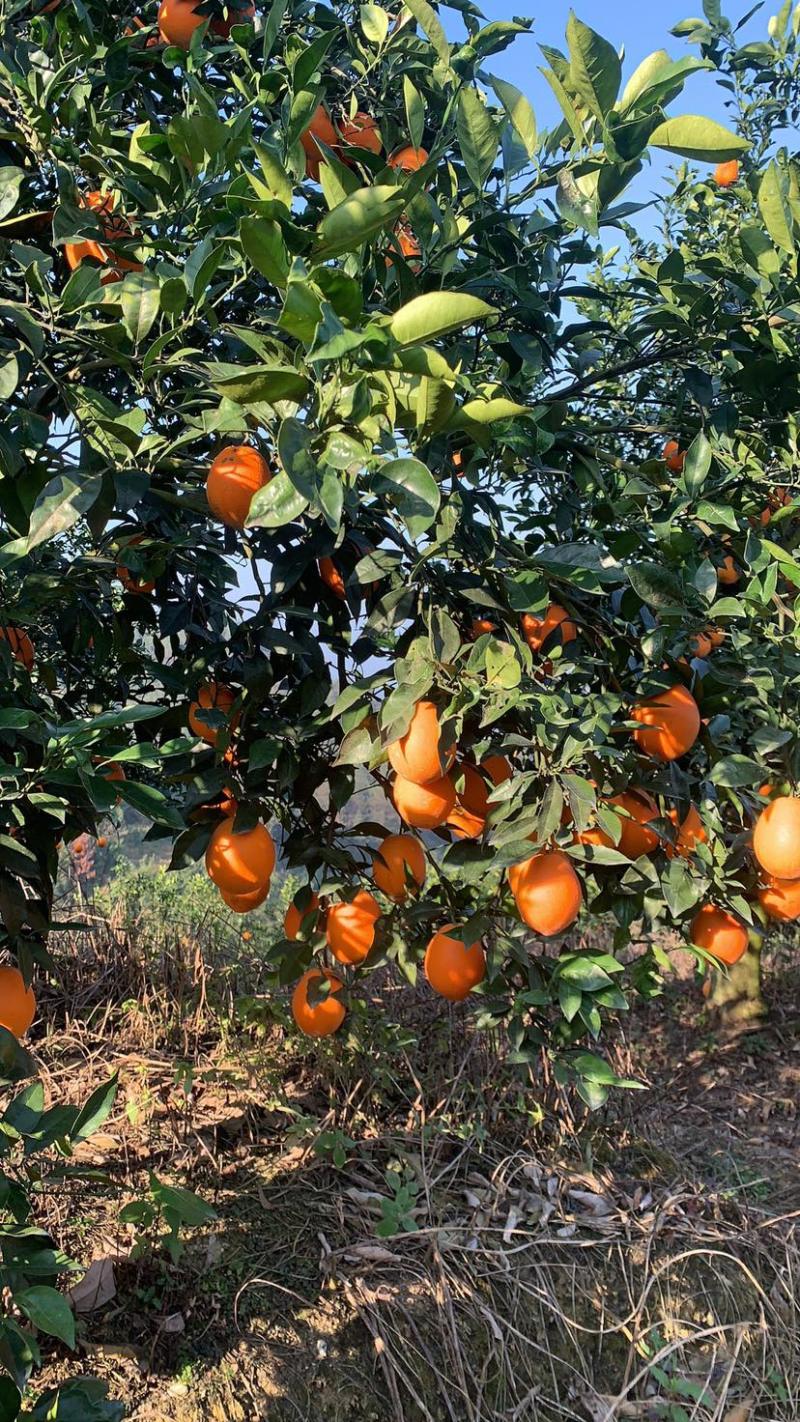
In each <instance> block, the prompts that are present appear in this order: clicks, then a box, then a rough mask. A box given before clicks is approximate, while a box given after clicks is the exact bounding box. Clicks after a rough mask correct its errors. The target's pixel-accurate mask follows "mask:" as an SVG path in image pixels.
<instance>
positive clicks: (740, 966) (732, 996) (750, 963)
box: [708, 944, 767, 1030]
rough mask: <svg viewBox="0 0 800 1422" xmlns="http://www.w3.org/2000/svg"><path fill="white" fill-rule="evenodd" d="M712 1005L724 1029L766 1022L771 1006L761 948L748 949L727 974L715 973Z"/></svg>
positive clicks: (712, 978)
mask: <svg viewBox="0 0 800 1422" xmlns="http://www.w3.org/2000/svg"><path fill="white" fill-rule="evenodd" d="M709 983H710V988H709V992H708V1005H709V1007H710V1008H711V1009H712V1011H713V1012H714V1013H715V1015H716V1017H717V1018H718V1020H719V1022H720V1024H721V1025H722V1026H723V1027H727V1028H730V1029H732V1030H737V1029H741V1028H743V1027H748V1026H750V1025H751V1024H753V1023H758V1022H762V1021H763V1020H764V1018H765V1017H766V1015H767V1004H766V1003H765V1001H764V998H763V997H762V994H761V945H759V946H758V947H754V946H753V945H752V944H751V945H750V947H749V948H748V950H747V952H746V953H745V955H744V957H743V958H740V959H739V961H738V963H734V965H733V967H731V968H728V970H727V972H726V973H723V972H715V971H712V974H711V977H710V979H709Z"/></svg>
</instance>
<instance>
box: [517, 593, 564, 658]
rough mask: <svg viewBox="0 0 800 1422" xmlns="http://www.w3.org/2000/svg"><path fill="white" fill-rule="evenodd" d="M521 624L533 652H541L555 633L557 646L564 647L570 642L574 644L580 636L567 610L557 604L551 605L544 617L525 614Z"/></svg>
mask: <svg viewBox="0 0 800 1422" xmlns="http://www.w3.org/2000/svg"><path fill="white" fill-rule="evenodd" d="M521 623H522V634H523V636H524V638H525V641H526V642H527V644H528V646H529V647H530V649H531V651H532V652H540V651H541V650H542V647H543V646H544V644H545V642H547V641H548V640H549V639H550V638H551V637H553V636H554V634H555V633H557V634H558V638H557V641H556V643H555V645H556V646H558V645H560V646H562V647H565V646H566V645H567V643H568V642H574V641H575V638H576V637H577V635H578V629H577V627H576V626H575V623H574V622H573V621H572V619H571V617H570V615H569V613H568V612H567V610H566V608H564V607H560V606H559V604H558V603H557V602H552V603H551V604H550V606H549V607H548V609H547V611H546V613H545V615H544V617H534V616H533V615H532V614H531V613H530V612H526V613H523V616H522V618H521Z"/></svg>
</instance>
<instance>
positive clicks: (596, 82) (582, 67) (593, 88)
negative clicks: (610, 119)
mask: <svg viewBox="0 0 800 1422" xmlns="http://www.w3.org/2000/svg"><path fill="white" fill-rule="evenodd" d="M567 42H568V44H569V58H570V70H569V73H570V79H571V81H572V83H573V85H574V87H575V89H576V90H577V92H578V93H579V94H580V96H581V98H582V99H583V101H584V103H585V104H587V106H588V107H589V108H590V109H591V111H592V113H593V114H594V115H595V116H596V117H597V118H599V119H602V118H605V116H606V114H607V113H608V112H609V111H610V110H611V109H613V107H614V104H615V102H616V98H617V94H618V93H619V86H620V84H621V82H622V65H621V63H620V58H619V55H618V54H617V51H616V50H615V48H614V46H613V45H612V44H609V42H608V40H606V39H603V37H602V35H599V34H597V32H596V31H595V30H592V29H590V28H589V26H588V25H585V24H584V23H583V21H582V20H579V19H578V18H577V16H576V15H575V14H574V12H572V11H570V16H569V19H568V21H567Z"/></svg>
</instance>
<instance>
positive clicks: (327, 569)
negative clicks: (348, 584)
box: [317, 558, 347, 602]
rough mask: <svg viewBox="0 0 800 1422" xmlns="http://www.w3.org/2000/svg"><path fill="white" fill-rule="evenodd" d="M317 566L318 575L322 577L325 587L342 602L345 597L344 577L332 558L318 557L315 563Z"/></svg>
mask: <svg viewBox="0 0 800 1422" xmlns="http://www.w3.org/2000/svg"><path fill="white" fill-rule="evenodd" d="M317 568H318V569H319V575H320V577H321V578H322V581H323V583H324V584H325V586H326V588H330V590H331V592H332V593H333V595H334V597H338V598H339V599H340V601H342V602H344V600H345V598H346V597H347V589H346V588H345V585H344V578H343V577H342V575H341V573H340V572H339V569H338V568H337V566H336V564H335V563H334V561H333V559H332V558H320V560H319V562H318V563H317Z"/></svg>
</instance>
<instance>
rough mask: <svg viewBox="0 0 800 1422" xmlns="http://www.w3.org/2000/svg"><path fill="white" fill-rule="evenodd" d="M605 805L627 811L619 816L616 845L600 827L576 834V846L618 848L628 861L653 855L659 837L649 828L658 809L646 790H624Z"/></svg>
mask: <svg viewBox="0 0 800 1422" xmlns="http://www.w3.org/2000/svg"><path fill="white" fill-rule="evenodd" d="M605 804H606V805H608V806H610V807H611V808H612V809H617V810H623V811H626V812H627V815H625V814H623V815H621V816H620V824H621V825H622V829H621V832H620V838H619V844H617V845H615V844H614V841H613V839H612V837H611V835H610V834H607V833H606V831H605V830H603V829H601V828H600V827H599V826H597V827H596V828H595V829H590V830H584V831H583V832H582V833H581V834H578V835H576V836H575V838H576V839H577V841H578V843H579V844H594V845H600V846H602V847H603V848H605V849H618V850H619V852H620V854H625V855H627V857H628V859H640V858H641V856H642V855H643V854H652V853H653V852H654V850H656V849H658V846H659V843H660V841H659V838H658V835H657V834H656V832H655V830H651V829H648V825H649V823H650V821H651V820H655V819H657V818H658V806H657V805H656V803H655V801H654V800H653V799H652V797H651V796H650V795H648V794H647V791H646V790H625V791H623V793H622V794H621V795H613V796H612V797H611V799H609V800H606V801H605ZM627 816H630V818H627Z"/></svg>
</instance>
